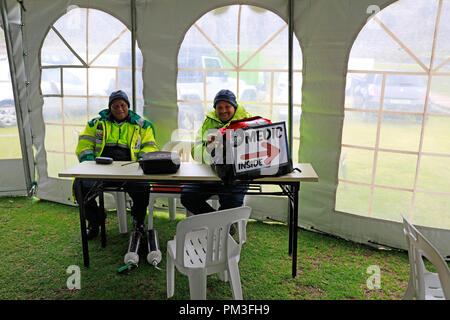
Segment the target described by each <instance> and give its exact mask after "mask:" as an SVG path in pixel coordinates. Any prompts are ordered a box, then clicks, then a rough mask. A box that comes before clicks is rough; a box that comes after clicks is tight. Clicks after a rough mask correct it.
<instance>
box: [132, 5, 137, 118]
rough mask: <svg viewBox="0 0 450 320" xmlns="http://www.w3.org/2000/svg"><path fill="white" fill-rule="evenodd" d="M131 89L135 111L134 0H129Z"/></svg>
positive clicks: (134, 109)
mask: <svg viewBox="0 0 450 320" xmlns="http://www.w3.org/2000/svg"><path fill="white" fill-rule="evenodd" d="M131 90H132V99H133V100H132V101H133V111H135V112H136V0H131Z"/></svg>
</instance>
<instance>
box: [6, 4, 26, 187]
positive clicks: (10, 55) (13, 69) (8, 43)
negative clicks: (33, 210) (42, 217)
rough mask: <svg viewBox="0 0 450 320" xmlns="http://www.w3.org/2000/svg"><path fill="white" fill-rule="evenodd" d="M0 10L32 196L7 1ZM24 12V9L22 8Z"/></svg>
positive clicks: (23, 155) (20, 138)
mask: <svg viewBox="0 0 450 320" xmlns="http://www.w3.org/2000/svg"><path fill="white" fill-rule="evenodd" d="M0 10H1V14H2V22H3V32H4V34H5V42H6V51H7V55H8V62H9V72H10V74H11V84H12V89H13V95H14V105H15V109H16V118H17V126H18V129H19V130H18V132H19V140H20V148H21V151H22V161H23V166H24V168H23V170H24V174H25V183H26V188H27V195H28V196H31V195H32V179H31V174H30V165H29V161H28V154H27V148H26V141H25V128H24V126H23V119H22V108H21V107H20V99H19V92H18V84H17V77H16V74H17V72H16V66H15V64H14V61H13V55H14V53H13V46H12V42H11V34H10V32H9V20H8V14H7V12H8V10H7V4H6V0H0ZM22 10H23V7H22Z"/></svg>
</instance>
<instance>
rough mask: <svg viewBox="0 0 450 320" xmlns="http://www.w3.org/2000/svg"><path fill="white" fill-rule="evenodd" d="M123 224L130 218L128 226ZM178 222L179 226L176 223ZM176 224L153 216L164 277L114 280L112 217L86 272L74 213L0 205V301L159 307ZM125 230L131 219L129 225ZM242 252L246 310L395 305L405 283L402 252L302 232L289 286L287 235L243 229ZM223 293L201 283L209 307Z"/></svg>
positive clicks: (28, 204)
mask: <svg viewBox="0 0 450 320" xmlns="http://www.w3.org/2000/svg"><path fill="white" fill-rule="evenodd" d="M129 218H130V217H129ZM183 218H184V216H183V215H181V214H180V215H177V221H179V220H180V219H183ZM177 221H170V219H169V215H168V213H167V212H166V211H164V210H161V211H158V212H156V213H155V220H154V222H155V228H156V229H157V230H158V233H159V241H160V248H161V252H162V253H163V260H162V262H161V263H160V267H161V269H162V270H157V269H155V268H154V267H152V266H150V265H149V264H148V263H147V262H146V259H145V256H142V257H141V263H140V264H139V267H138V268H137V269H135V270H132V271H130V272H129V273H127V274H118V273H117V269H118V268H119V267H121V266H122V265H123V255H124V254H125V252H126V250H127V246H128V235H127V234H120V233H119V231H118V225H117V217H116V213H115V212H114V211H112V212H109V213H108V215H107V221H106V228H107V246H106V248H101V245H100V238H99V237H98V238H97V239H94V240H92V241H90V242H89V252H90V259H91V265H90V267H89V268H85V267H84V266H83V255H82V250H81V240H80V230H79V216H78V208H77V207H72V206H66V205H61V204H57V203H53V202H48V201H43V200H37V199H34V200H30V199H27V198H25V197H2V198H0V246H1V249H0V258H1V261H2V263H1V264H0V275H1V277H0V299H3V300H4V299H13V300H30V299H50V300H70V299H75V300H91V299H110V300H131V299H133V300H148V299H151V300H161V299H162V300H165V299H166V274H165V267H166V261H165V259H166V244H167V241H168V240H169V239H172V238H173V236H174V234H175V228H176V225H177ZM129 222H130V223H129V226H131V218H130V220H129ZM247 237H248V240H247V243H246V244H245V245H244V246H243V249H242V253H241V260H240V263H239V268H240V273H241V282H242V289H243V296H244V299H245V300H249V299H256V300H259V299H261V300H272V299H277V300H319V299H328V300H335V299H349V300H377V299H385V300H397V299H401V297H402V296H403V293H404V291H405V288H406V285H407V282H408V277H409V263H408V256H407V253H406V252H403V251H396V250H377V249H373V248H371V247H368V246H364V245H360V244H356V243H353V242H349V241H345V240H342V239H338V238H335V237H330V236H325V235H321V234H317V233H313V232H310V231H305V230H300V231H299V239H298V245H299V251H298V274H297V277H296V278H295V279H294V278H292V277H291V257H290V256H289V255H288V254H287V252H288V247H287V245H288V241H287V240H288V229H287V226H286V225H283V224H274V223H263V222H258V221H253V220H251V221H249V223H248V227H247ZM72 265H76V266H79V267H80V271H81V289H79V290H77V289H72V290H71V289H68V288H67V280H68V278H69V277H70V276H71V274H68V273H67V272H66V271H67V269H68V267H69V266H72ZM370 266H378V267H379V269H380V280H381V285H380V288H379V289H369V287H368V285H367V280H368V279H369V277H370V276H371V275H372V274H371V273H367V270H368V268H369V267H370ZM175 277H176V280H175V295H174V297H173V298H171V299H172V300H179V299H189V286H188V279H187V277H185V276H182V275H181V274H180V273H179V272H177V271H176V272H175ZM231 298H232V295H231V290H230V288H229V285H228V284H226V283H223V282H221V281H220V280H219V279H218V278H217V276H216V275H213V276H209V277H208V289H207V299H217V300H229V299H231Z"/></svg>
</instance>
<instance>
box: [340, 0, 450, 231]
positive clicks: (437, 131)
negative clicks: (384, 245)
mask: <svg viewBox="0 0 450 320" xmlns="http://www.w3.org/2000/svg"><path fill="white" fill-rule="evenodd" d="M449 137H450V1H448V0H414V1H413V0H401V1H398V2H395V3H394V4H392V5H390V6H388V7H387V8H385V9H383V10H382V11H380V12H379V13H378V14H376V15H375V16H373V17H372V18H371V19H370V20H369V21H368V22H367V24H366V25H365V26H364V28H363V29H362V30H361V32H360V34H359V35H358V37H357V39H356V41H355V42H354V45H353V48H352V50H351V53H350V57H349V64H348V75H347V86H346V99H345V120H344V129H343V135H342V148H341V159H340V170H339V185H338V189H337V195H336V210H337V211H343V212H350V213H354V214H358V215H363V216H369V217H374V218H381V219H387V220H393V221H400V220H401V216H400V214H404V215H405V216H406V217H408V218H409V219H410V220H412V221H413V222H414V223H416V224H419V225H425V226H432V227H437V228H444V229H450V184H449V183H448V182H449V181H450V170H449V168H450V139H449Z"/></svg>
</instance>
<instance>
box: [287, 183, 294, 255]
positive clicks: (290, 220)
mask: <svg viewBox="0 0 450 320" xmlns="http://www.w3.org/2000/svg"><path fill="white" fill-rule="evenodd" d="M288 189H289V191H290V192H292V189H291V187H290V186H288ZM288 200H289V201H288V203H289V216H288V228H289V248H288V254H289V255H292V237H293V231H294V229H293V225H294V204H293V200H292V198H291V197H288Z"/></svg>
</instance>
